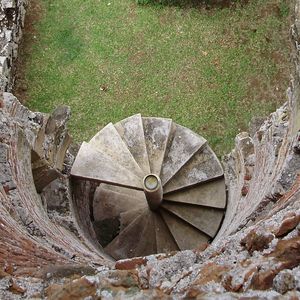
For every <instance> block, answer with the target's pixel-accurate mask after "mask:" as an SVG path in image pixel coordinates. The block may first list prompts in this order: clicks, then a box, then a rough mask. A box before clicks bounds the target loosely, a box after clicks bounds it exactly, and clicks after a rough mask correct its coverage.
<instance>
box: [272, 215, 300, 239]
mask: <svg viewBox="0 0 300 300" xmlns="http://www.w3.org/2000/svg"><path fill="white" fill-rule="evenodd" d="M299 223H300V215H298V216H293V217H288V218H285V219H284V220H283V221H282V223H281V224H280V227H279V228H278V229H277V230H276V232H275V236H276V237H282V236H284V235H286V234H288V233H289V232H290V231H292V230H293V229H294V228H296V227H297V225H298V224H299Z"/></svg>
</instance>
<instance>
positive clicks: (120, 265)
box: [115, 257, 147, 270]
mask: <svg viewBox="0 0 300 300" xmlns="http://www.w3.org/2000/svg"><path fill="white" fill-rule="evenodd" d="M146 263H147V259H146V258H145V257H135V258H131V259H122V260H119V261H117V262H116V265H115V268H116V269H117V270H132V269H135V268H137V267H139V266H141V265H144V266H145V265H146Z"/></svg>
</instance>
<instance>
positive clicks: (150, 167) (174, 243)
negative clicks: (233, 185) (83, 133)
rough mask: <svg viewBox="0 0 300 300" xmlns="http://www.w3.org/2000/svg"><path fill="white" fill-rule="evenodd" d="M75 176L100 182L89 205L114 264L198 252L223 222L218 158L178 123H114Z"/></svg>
mask: <svg viewBox="0 0 300 300" xmlns="http://www.w3.org/2000/svg"><path fill="white" fill-rule="evenodd" d="M72 175H74V176H77V177H79V180H80V178H82V179H84V180H86V181H89V180H91V181H97V182H99V183H100V185H99V186H98V187H96V188H95V190H94V191H93V193H94V198H93V202H92V203H89V204H88V205H89V206H88V207H89V209H90V215H91V216H92V226H93V229H94V231H95V236H96V238H97V240H98V241H99V243H100V244H101V245H102V246H103V247H104V249H105V251H106V252H107V253H108V254H109V255H111V256H112V257H114V258H115V259H122V258H128V257H133V256H145V255H148V254H153V253H158V252H159V253H162V252H171V251H178V250H185V249H192V248H197V247H199V246H201V244H203V243H207V242H209V241H211V240H212V238H213V237H214V236H215V235H216V233H217V231H218V229H219V227H220V224H221V222H222V220H223V216H224V211H225V208H226V187H225V180H224V174H223V169H222V166H221V164H220V163H219V161H218V158H217V157H216V155H215V154H214V153H213V151H212V150H211V149H210V148H209V146H208V145H207V142H206V140H205V139H204V138H203V137H201V136H199V135H198V134H196V133H194V132H192V131H191V130H190V129H188V128H185V127H183V126H180V125H177V124H176V123H174V122H173V121H172V120H171V119H164V118H153V117H141V115H140V114H136V115H133V116H131V117H129V118H127V119H124V120H122V121H120V122H118V123H117V124H115V125H113V124H112V123H110V124H108V125H107V126H105V127H104V128H103V129H102V130H100V131H99V133H97V134H96V135H95V136H94V137H93V138H92V139H91V140H90V142H89V143H88V144H87V143H83V144H82V147H81V148H80V151H79V153H78V155H77V157H76V159H75V163H74V165H73V168H72ZM93 188H94V187H93Z"/></svg>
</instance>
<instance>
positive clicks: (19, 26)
mask: <svg viewBox="0 0 300 300" xmlns="http://www.w3.org/2000/svg"><path fill="white" fill-rule="evenodd" d="M27 4H28V1H27V0H1V5H0V91H2V92H3V91H11V89H12V87H13V84H14V72H15V69H14V66H15V61H16V59H17V56H18V47H19V44H20V41H21V38H22V30H23V28H24V20H25V14H26V7H27Z"/></svg>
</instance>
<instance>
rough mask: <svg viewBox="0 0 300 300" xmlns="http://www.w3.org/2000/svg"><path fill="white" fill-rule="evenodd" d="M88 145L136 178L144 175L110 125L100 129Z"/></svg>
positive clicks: (113, 127)
mask: <svg viewBox="0 0 300 300" xmlns="http://www.w3.org/2000/svg"><path fill="white" fill-rule="evenodd" d="M89 144H90V145H93V146H94V148H95V149H97V150H99V151H100V152H102V153H105V154H106V155H107V156H109V157H110V158H111V159H112V160H114V161H115V162H117V163H118V164H119V165H120V166H122V167H124V168H126V169H128V170H130V171H131V173H134V174H135V175H136V176H143V175H144V173H143V171H142V170H141V168H140V167H139V165H138V164H137V162H136V161H135V159H134V157H133V156H132V154H131V153H130V151H129V149H128V148H127V146H126V144H125V143H124V142H123V140H122V138H121V137H120V135H119V133H118V131H117V130H116V128H115V126H114V125H113V124H112V123H109V124H107V125H106V126H105V127H104V128H102V129H101V130H100V131H99V132H98V133H97V134H96V135H95V136H94V137H93V138H92V139H91V140H90V141H89Z"/></svg>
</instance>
